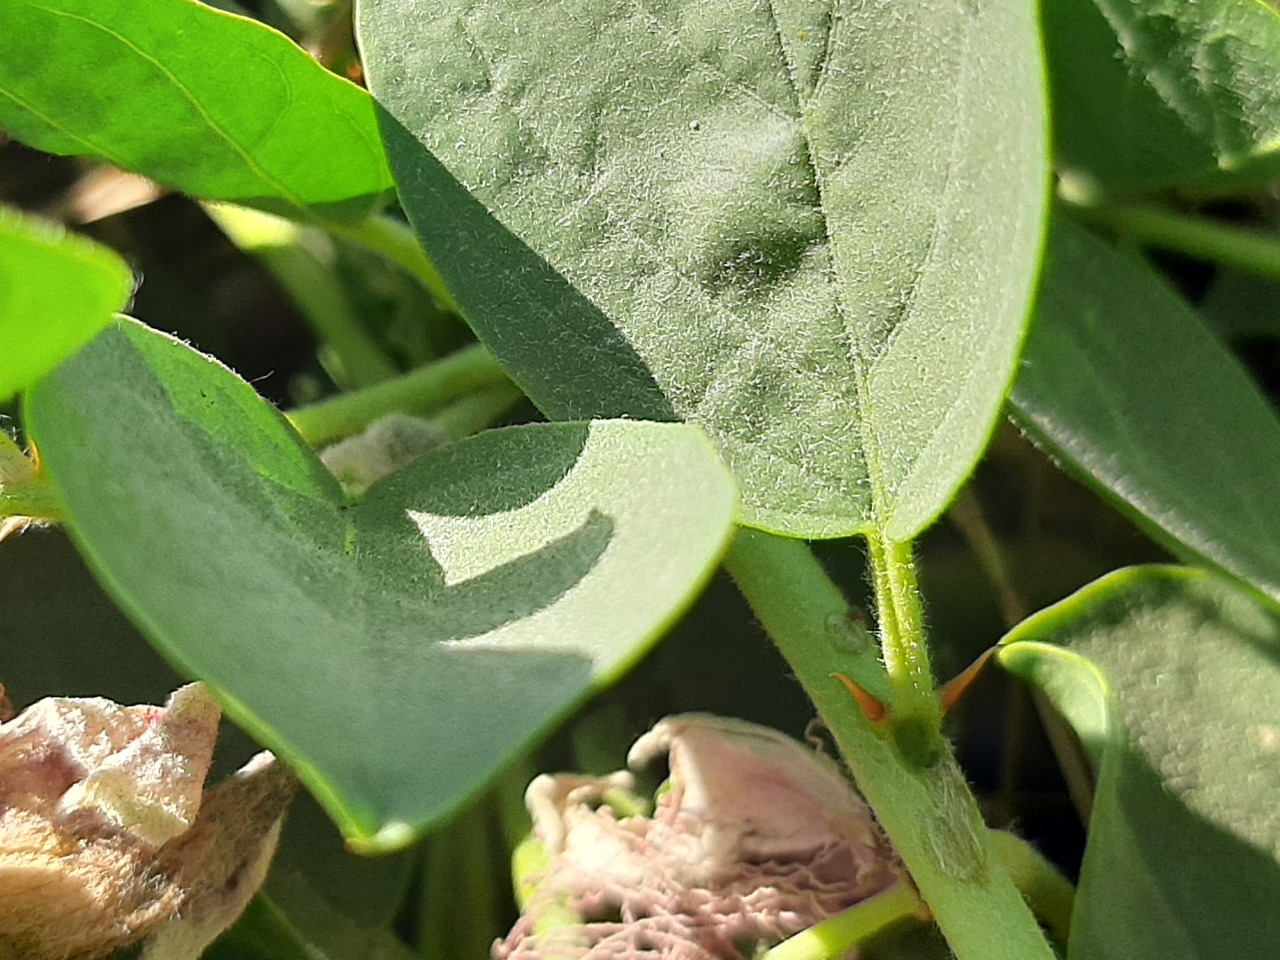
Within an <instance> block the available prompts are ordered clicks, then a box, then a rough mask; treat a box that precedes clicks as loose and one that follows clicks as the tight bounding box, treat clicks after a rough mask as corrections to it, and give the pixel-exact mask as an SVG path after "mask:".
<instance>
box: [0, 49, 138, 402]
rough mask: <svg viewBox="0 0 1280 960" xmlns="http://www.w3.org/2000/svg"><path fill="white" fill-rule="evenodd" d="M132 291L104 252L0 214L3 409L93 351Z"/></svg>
mask: <svg viewBox="0 0 1280 960" xmlns="http://www.w3.org/2000/svg"><path fill="white" fill-rule="evenodd" d="M0 69H2V68H0ZM132 289H133V276H132V275H131V274H130V273H129V268H128V267H127V266H125V264H124V261H123V260H121V259H120V258H119V257H118V256H116V255H115V254H114V253H112V252H111V251H110V250H108V249H107V248H106V247H100V246H98V245H97V244H96V243H93V242H92V241H90V240H86V239H84V238H83V237H77V236H75V235H74V234H67V233H64V232H63V231H62V230H60V229H57V228H55V227H53V226H51V225H47V224H44V223H41V222H39V221H37V220H32V219H29V218H27V217H22V216H19V215H18V214H16V213H14V212H13V211H11V210H8V209H5V208H3V207H0V401H4V400H7V399H9V398H10V397H12V396H13V395H14V394H15V393H17V392H18V391H19V390H23V389H25V388H27V387H28V386H30V385H31V384H33V383H34V382H35V381H36V380H38V379H39V378H40V377H42V376H44V375H45V374H46V373H48V372H49V371H50V370H52V369H53V368H54V367H55V366H57V365H58V363H60V362H61V361H62V359H63V358H64V357H66V356H67V355H69V354H70V353H72V352H73V351H74V350H76V349H77V348H78V347H80V346H82V345H84V344H85V343H88V342H89V340H91V339H92V338H93V335H94V334H95V333H97V332H98V331H99V330H101V329H102V328H103V327H105V326H106V325H107V324H108V323H110V322H111V317H112V315H113V314H114V313H115V312H116V311H117V310H119V309H121V308H122V307H123V306H124V304H125V301H126V300H127V299H128V297H129V294H130V292H131V291H132Z"/></svg>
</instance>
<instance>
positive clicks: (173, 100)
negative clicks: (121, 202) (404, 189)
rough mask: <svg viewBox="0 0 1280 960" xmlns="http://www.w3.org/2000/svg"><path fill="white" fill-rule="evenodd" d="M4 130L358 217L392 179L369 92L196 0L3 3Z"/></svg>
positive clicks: (214, 188) (235, 195) (161, 177)
mask: <svg viewBox="0 0 1280 960" xmlns="http://www.w3.org/2000/svg"><path fill="white" fill-rule="evenodd" d="M0 127H3V128H4V129H6V130H7V131H8V132H9V133H11V134H12V135H13V136H15V137H16V138H18V139H19V140H22V141H24V142H25V143H28V144H30V145H31V146H33V147H37V148H39V149H41V150H45V151H47V152H49V153H58V154H71V155H75V156H88V157H93V158H95V159H98V160H103V161H106V162H108V163H112V164H114V165H116V166H117V167H121V168H123V169H125V170H133V171H135V172H137V173H141V174H144V175H146V176H148V177H151V178H153V179H155V180H158V181H160V182H161V183H164V184H166V185H168V186H171V187H174V188H176V189H178V190H181V191H183V192H185V193H189V194H192V195H194V196H197V197H201V198H204V199H209V200H232V201H235V202H237V203H242V204H247V205H250V206H257V207H261V208H263V209H266V210H271V211H274V212H282V213H286V214H290V215H294V216H297V215H298V214H299V212H303V213H309V214H310V215H312V216H314V217H317V218H320V219H333V220H337V221H355V220H359V219H361V218H363V217H364V216H366V215H367V214H369V213H371V212H372V211H374V210H375V209H377V208H378V207H379V206H380V205H381V202H382V200H383V198H384V195H385V193H386V191H387V190H388V189H389V188H390V186H391V180H390V174H389V173H388V171H387V166H386V158H385V155H384V154H383V151H382V147H381V145H380V144H379V142H378V132H377V126H376V123H375V120H374V115H373V107H372V104H371V101H370V99H369V96H368V94H366V93H365V92H364V91H363V90H361V89H360V88H359V87H356V86H355V85H354V84H351V83H348V82H347V81H346V80H343V79H342V78H340V77H337V76H335V75H333V74H331V73H329V72H328V71H327V70H325V69H324V68H323V67H322V66H320V64H318V63H316V62H315V61H314V60H313V59H312V58H311V57H310V56H309V55H307V53H305V52H304V51H303V50H301V49H300V48H299V47H297V46H295V45H294V43H293V42H292V41H290V40H289V39H288V38H287V37H285V36H284V35H283V34H280V33H277V32H276V31H274V30H272V29H270V28H269V27H266V26H264V25H262V24H260V23H257V22H256V21H253V20H248V19H245V18H243V17H237V16H235V15H233V14H229V13H223V12H221V11H219V10H214V9H212V8H211V7H207V6H205V5H204V4H201V3H197V2H195V0H148V2H147V3H144V4H137V3H131V2H129V0H6V3H5V16H4V29H3V31H0Z"/></svg>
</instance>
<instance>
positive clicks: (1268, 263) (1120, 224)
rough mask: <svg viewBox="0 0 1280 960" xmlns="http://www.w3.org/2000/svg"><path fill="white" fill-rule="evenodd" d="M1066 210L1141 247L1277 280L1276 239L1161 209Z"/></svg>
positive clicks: (1279, 256) (1279, 253)
mask: <svg viewBox="0 0 1280 960" xmlns="http://www.w3.org/2000/svg"><path fill="white" fill-rule="evenodd" d="M1067 206H1068V209H1070V210H1071V211H1073V212H1074V213H1075V214H1077V215H1078V216H1079V217H1080V218H1081V219H1083V220H1085V221H1087V222H1089V223H1094V224H1098V225H1099V226H1104V227H1108V228H1110V229H1112V230H1114V231H1116V232H1117V233H1119V234H1121V235H1122V236H1124V237H1126V238H1127V239H1129V240H1132V241H1134V242H1136V243H1138V244H1140V245H1143V246H1151V247H1159V248H1160V249H1162V250H1172V251H1175V252H1177V253H1182V254H1186V255H1187V256H1190V257H1195V258H1197V259H1200V260H1208V261H1210V262H1212V263H1221V264H1225V265H1227V266H1231V267H1239V268H1240V269H1242V270H1248V271H1250V272H1252V273H1257V274H1260V275H1262V276H1264V277H1276V278H1280V238H1277V237H1273V236H1269V235H1267V234H1264V233H1260V232H1258V231H1254V230H1245V229H1241V228H1239V227H1232V226H1227V225H1226V224H1223V223H1218V222H1216V221H1213V220H1209V219H1207V218H1205V217H1198V216H1193V215H1191V214H1186V213H1178V212H1176V211H1173V210H1167V209H1164V208H1162V207H1155V206H1147V205H1138V204H1099V205H1097V206H1092V205H1082V204H1075V203H1070V204H1068V205H1067Z"/></svg>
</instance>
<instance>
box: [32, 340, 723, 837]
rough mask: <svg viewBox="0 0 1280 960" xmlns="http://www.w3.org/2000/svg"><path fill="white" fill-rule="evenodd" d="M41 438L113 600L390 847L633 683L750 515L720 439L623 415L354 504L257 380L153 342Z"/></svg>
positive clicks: (546, 429)
mask: <svg viewBox="0 0 1280 960" xmlns="http://www.w3.org/2000/svg"><path fill="white" fill-rule="evenodd" d="M27 420H28V424H29V426H30V428H31V429H32V431H33V433H34V435H35V437H36V439H37V441H38V442H39V444H40V449H41V451H42V453H43V455H44V462H45V468H46V470H47V472H48V475H49V477H50V478H51V480H52V482H53V484H54V485H55V486H56V488H57V490H58V492H59V494H60V495H61V497H62V500H63V502H64V504H65V508H66V514H67V517H68V520H67V525H68V527H69V529H70V531H71V533H72V535H73V537H74V538H75V539H76V540H77V542H78V544H79V546H80V548H81V549H82V551H83V552H84V553H85V555H86V557H87V558H88V559H89V562H90V564H91V565H92V566H93V567H94V568H95V570H96V572H97V574H98V576H99V578H100V579H101V580H102V581H103V583H104V584H105V585H106V586H107V588H108V590H109V591H110V592H111V593H112V594H113V595H114V596H115V598H116V600H117V601H118V602H119V603H120V604H121V606H122V607H123V608H124V609H125V610H126V611H127V612H128V613H129V614H130V615H131V616H132V617H133V619H134V620H135V621H136V622H137V623H138V624H139V626H140V627H141V628H142V629H143V631H144V632H145V633H146V634H147V635H148V637H149V638H150V639H151V640H152V641H153V642H154V643H155V645H156V646H157V648H158V649H160V651H161V652H162V653H164V654H165V655H166V656H167V657H168V658H169V659H170V660H171V661H172V662H173V663H174V664H175V665H176V666H177V667H178V668H179V669H180V670H181V671H182V672H184V673H186V674H189V675H191V676H195V677H199V678H201V679H204V680H206V681H208V682H209V683H210V684H211V685H212V686H213V687H214V688H215V689H216V690H217V691H218V693H219V694H220V695H221V697H222V698H223V700H224V702H225V705H226V708H227V712H228V714H229V715H230V716H231V717H233V718H234V719H235V720H237V721H238V722H239V723H240V724H241V725H242V726H244V727H245V728H246V729H247V730H248V731H249V732H250V733H251V734H253V735H254V736H255V737H257V738H258V739H260V740H261V741H262V742H263V743H264V744H265V745H267V746H269V747H271V748H272V749H273V750H275V751H276V752H277V753H278V754H280V755H281V756H283V757H284V758H285V759H287V760H288V761H289V762H290V763H291V764H292V765H293V766H294V767H295V769H296V770H297V772H298V774H299V775H300V776H301V777H302V779H303V780H304V782H305V783H306V784H307V785H308V786H309V787H310V788H311V790H312V792H313V793H314V794H315V795H316V797H317V799H319V800H320V802H321V803H322V804H323V805H324V806H325V807H326V808H327V810H328V811H329V813H330V814H331V815H332V816H333V817H334V818H335V820H336V821H337V822H338V824H339V826H340V827H341V828H342V829H343V831H344V833H346V834H347V835H348V837H349V838H350V839H351V841H352V842H353V843H355V844H357V845H359V846H361V847H363V848H366V849H381V848H391V847H395V846H399V845H401V844H403V843H405V842H407V841H409V840H410V839H412V837H413V836H414V835H415V834H416V833H417V832H418V831H419V830H420V829H421V828H422V827H423V826H424V825H425V824H427V823H428V822H431V821H432V820H434V819H436V818H438V817H440V816H441V815H443V814H445V813H447V812H449V811H450V810H452V809H454V808H455V807H457V806H458V805H459V804H460V803H461V802H462V800H463V799H465V797H466V796H468V795H469V794H470V793H472V792H473V791H474V790H476V789H478V788H479V787H480V786H481V785H482V784H483V783H484V782H485V781H486V780H487V779H488V778H489V777H490V776H492V775H493V774H494V773H495V772H496V771H497V770H498V769H499V767H500V766H501V765H502V764H503V763H504V762H505V761H506V760H508V759H510V758H511V757H512V756H513V755H515V754H516V753H517V752H518V751H519V750H521V749H522V748H524V747H526V746H527V745H528V744H529V743H530V742H531V740H532V739H533V738H535V737H537V736H538V735H539V734H541V733H543V732H545V731H546V730H547V729H548V727H549V725H550V724H551V723H552V722H553V721H554V720H555V719H557V718H558V717H560V716H562V715H564V714H565V713H566V712H567V711H568V710H569V709H570V708H571V707H572V706H573V705H575V704H576V703H579V702H580V701H581V700H582V699H583V698H584V697H585V696H586V694H587V693H588V692H589V691H590V690H592V689H594V688H596V687H598V686H599V685H600V684H602V683H606V682H608V681H609V680H610V679H612V678H613V677H614V676H616V675H617V674H618V673H619V672H620V671H621V670H622V669H624V668H625V667H626V666H627V665H629V664H630V663H631V662H632V661H633V660H634V659H635V658H636V657H637V656H638V655H639V654H640V653H641V652H642V651H643V650H644V649H645V648H646V645H647V643H648V642H649V641H650V640H652V638H653V637H654V636H655V635H656V634H657V633H658V632H659V631H660V630H661V629H662V628H663V627H664V626H666V625H667V624H668V623H669V622H670V621H671V619H672V618H673V617H674V616H675V615H676V614H677V613H678V612H679V610H680V609H681V608H682V606H683V605H684V603H685V602H686V601H687V600H688V599H689V598H690V597H691V596H692V594H693V593H694V592H695V591H696V590H697V588H698V586H699V584H700V583H701V581H702V579H703V578H704V577H705V576H706V575H707V573H708V572H709V570H710V568H711V567H712V566H713V565H714V563H715V561H716V559H717V558H718V556H719V552H720V550H721V548H722V546H723V544H724V541H725V539H726V537H727V536H728V532H729V529H730V523H731V518H732V515H733V511H734V491H733V486H732V483H731V481H730V480H729V478H728V476H727V474H726V473H725V471H724V469H723V467H722V466H721V465H720V463H719V461H718V459H717V458H716V456H715V453H714V451H713V450H712V449H711V447H710V445H709V444H708V443H707V442H706V440H705V439H704V438H703V437H702V436H701V435H700V433H699V432H698V431H697V430H696V429H694V428H691V427H686V426H683V425H676V424H649V423H636V422H621V421H619V422H595V423H590V424H561V425H545V424H544V425H535V426H528V427H522V428H512V429H508V430H502V431H494V432H491V433H487V434H482V435H480V436H478V437H475V438H473V439H471V440H468V441H464V442H462V443H458V444H455V445H453V446H450V447H447V448H444V449H443V450H441V451H439V452H437V453H435V454H432V455H429V456H427V457H426V458H424V459H421V460H419V461H416V462H415V463H414V464H411V465H410V466H408V467H406V468H404V469H403V470H401V471H399V472H397V473H395V474H392V475H391V476H390V477H388V478H387V479H385V480H383V481H381V482H380V483H378V484H375V485H374V486H373V487H371V488H370V490H369V491H368V493H367V494H366V495H365V497H364V499H363V500H361V501H360V502H359V503H354V504H352V503H348V502H346V501H345V500H344V498H343V496H342V494H341V492H340V490H339V488H338V485H337V482H336V481H335V480H334V479H333V477H332V476H330V475H329V474H328V473H327V472H326V471H325V470H324V468H323V467H322V466H321V464H320V462H319V460H317V459H316V457H315V456H314V455H313V454H312V453H311V451H310V450H309V449H307V448H306V447H305V446H304V445H303V444H302V442H301V441H300V440H299V438H298V437H297V435H296V434H294V433H293V432H292V430H291V429H290V428H289V426H288V425H287V424H286V423H285V421H284V419H283V418H282V417H280V416H279V415H278V414H277V413H276V412H275V411H274V410H273V409H272V408H271V407H270V406H269V405H267V404H266V403H265V402H264V401H262V400H261V399H260V398H259V397H258V396H257V395H256V394H255V393H254V392H253V390H252V389H251V388H250V387H249V386H248V385H247V384H245V383H244V382H243V381H241V380H239V379H238V378H237V377H235V376H234V375H232V374H231V373H230V372H228V371H227V370H226V369H225V368H223V367H221V366H220V365H218V364H217V363H215V362H213V361H211V360H210V359H208V358H206V357H203V356H201V355H200V354H197V353H195V352H194V351H192V350H191V349H190V348H188V347H186V346H184V345H182V344H181V343H178V342H177V341H174V340H171V339H169V338H168V337H165V336H162V335H160V334H157V333H154V332H152V331H149V330H147V329H146V328H145V327H141V326H139V325H137V324H133V323H128V324H125V325H123V326H122V327H120V328H116V329H111V330H108V331H107V332H105V333H104V334H103V335H102V336H100V337H99V338H98V339H97V340H95V341H94V342H93V343H92V344H90V345H89V347H87V348H86V349H85V350H83V351H82V352H81V353H79V354H77V355H76V357H74V358H73V359H72V360H71V361H70V362H69V363H67V364H65V365H64V366H63V367H62V368H60V369H59V370H58V371H57V372H56V373H55V374H54V375H53V376H52V377H51V378H49V379H47V380H45V381H43V382H42V383H41V384H40V386H39V387H38V388H37V389H36V390H34V391H32V393H31V394H29V396H28V405H27Z"/></svg>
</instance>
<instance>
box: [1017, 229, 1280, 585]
mask: <svg viewBox="0 0 1280 960" xmlns="http://www.w3.org/2000/svg"><path fill="white" fill-rule="evenodd" d="M1050 233H1051V235H1050V241H1049V248H1048V257H1047V262H1046V266H1045V275H1044V280H1043V282H1042V284H1041V289H1040V299H1039V302H1038V304H1037V307H1036V319H1035V323H1034V325H1033V327H1032V332H1031V336H1030V337H1029V338H1028V341H1027V346H1026V350H1025V354H1024V358H1025V363H1024V364H1023V368H1022V371H1021V372H1020V374H1019V376H1018V380H1017V382H1016V383H1015V384H1014V388H1013V393H1012V397H1011V399H1012V406H1013V413H1014V416H1015V418H1016V420H1017V421H1018V423H1019V424H1021V425H1022V426H1023V427H1024V428H1025V429H1026V430H1028V431H1029V432H1030V433H1031V435H1032V436H1033V438H1034V439H1035V440H1036V442H1037V443H1039V444H1041V445H1042V446H1044V447H1045V448H1046V449H1048V450H1049V451H1050V452H1051V453H1052V454H1053V455H1054V456H1055V457H1056V458H1058V459H1059V460H1060V461H1062V462H1063V463H1065V464H1066V466H1067V467H1068V469H1070V470H1071V472H1072V473H1074V474H1075V475H1076V476H1078V477H1079V478H1080V479H1081V480H1082V481H1083V482H1085V483H1087V484H1089V485H1090V486H1092V487H1094V488H1095V489H1098V490H1099V491H1101V492H1102V493H1103V494H1104V495H1106V496H1107V497H1108V498H1109V499H1111V500H1112V501H1113V502H1115V503H1116V504H1117V505H1118V506H1120V507H1121V508H1122V509H1123V510H1125V512H1127V513H1128V514H1130V515H1131V516H1132V517H1134V519H1136V520H1137V521H1138V522H1139V523H1140V524H1141V525H1142V526H1143V527H1144V528H1145V529H1146V530H1147V531H1148V532H1149V533H1151V534H1152V536H1154V537H1155V538H1156V539H1157V540H1159V541H1160V542H1162V543H1163V544H1165V545H1166V546H1168V547H1169V548H1170V549H1172V550H1173V551H1174V552H1175V553H1177V554H1179V555H1181V556H1184V557H1188V558H1193V559H1195V560H1198V561H1200V562H1202V563H1207V564H1209V565H1211V566H1214V567H1217V568H1219V569H1221V570H1224V571H1226V572H1228V573H1230V574H1232V575H1233V576H1236V577H1239V578H1240V579H1241V580H1242V581H1244V582H1245V583H1247V584H1249V585H1251V586H1253V587H1254V588H1256V589H1258V590H1260V591H1262V592H1263V593H1264V594H1266V595H1267V596H1268V597H1270V598H1272V599H1273V600H1275V601H1276V602H1277V603H1280V511H1277V510H1276V495H1275V478H1276V477H1277V476H1280V421H1277V419H1276V415H1275V412H1274V411H1273V410H1272V409H1271V406H1270V404H1269V403H1268V402H1267V401H1266V400H1265V399H1264V398H1263V397H1262V395H1261V394H1260V393H1259V392H1258V389H1257V387H1256V386H1255V385H1254V383H1253V381H1252V380H1251V379H1250V377H1249V375H1248V373H1246V371H1245V370H1244V368H1243V367H1241V366H1240V364H1239V363H1238V362H1237V361H1236V360H1235V358H1234V357H1232V356H1231V354H1230V353H1229V352H1228V351H1227V349H1226V348H1225V347H1224V346H1223V345H1222V343H1221V342H1220V341H1219V340H1218V339H1217V338H1216V337H1215V336H1214V335H1213V334H1212V333H1211V332H1210V331H1209V330H1208V329H1207V328H1206V327H1205V326H1204V323H1203V321H1202V320H1201V319H1200V318H1199V317H1198V316H1197V315H1196V314H1195V313H1194V312H1193V311H1192V309H1191V308H1190V307H1189V306H1187V304H1186V302H1185V301H1183V300H1182V299H1181V298H1180V297H1179V296H1178V295H1177V294H1175V293H1174V292H1173V291H1172V290H1170V289H1169V288H1168V287H1167V286H1166V285H1165V284H1164V282H1163V281H1162V280H1160V278H1159V277H1157V276H1156V275H1155V274H1154V273H1153V271H1152V270H1151V268H1150V267H1148V266H1147V265H1146V264H1145V263H1143V262H1142V261H1141V260H1140V259H1139V258H1138V257H1136V256H1134V255H1133V254H1130V253H1125V252H1121V251H1118V250H1116V249H1114V248H1113V247H1111V246H1109V245H1108V244H1106V243H1104V242H1103V241H1101V240H1099V239H1097V238H1096V237H1093V236H1092V235H1090V234H1088V233H1086V232H1085V231H1084V230H1083V229H1081V228H1080V227H1077V226H1075V225H1073V224H1072V223H1070V222H1069V221H1066V220H1062V219H1061V218H1060V219H1059V221H1058V222H1056V223H1055V225H1054V227H1053V229H1052V230H1051V232H1050Z"/></svg>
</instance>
